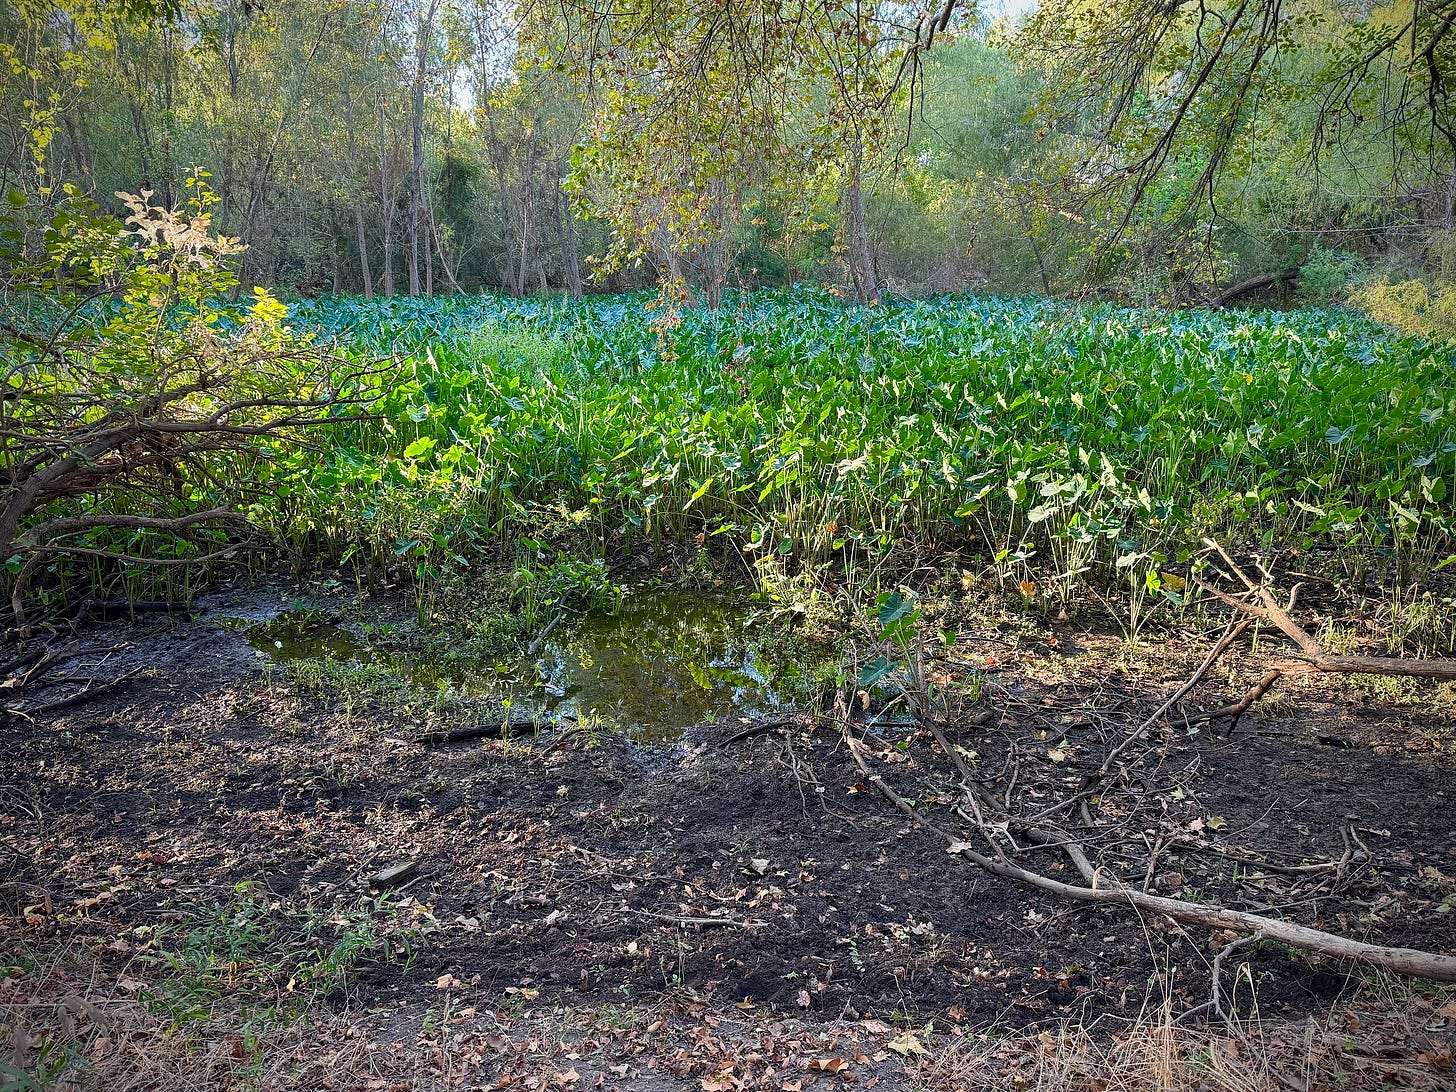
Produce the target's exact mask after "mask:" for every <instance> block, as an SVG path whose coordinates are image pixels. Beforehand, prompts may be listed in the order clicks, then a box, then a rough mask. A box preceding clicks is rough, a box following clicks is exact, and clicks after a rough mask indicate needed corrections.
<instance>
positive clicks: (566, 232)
mask: <svg viewBox="0 0 1456 1092" xmlns="http://www.w3.org/2000/svg"><path fill="white" fill-rule="evenodd" d="M556 212H557V217H558V226H559V229H560V232H561V272H562V283H563V284H565V285H566V290H567V291H568V292H570V293H571V298H572V299H574V300H579V299H581V258H580V256H579V255H578V254H577V249H576V222H575V220H574V218H573V217H572V215H571V197H570V195H569V194H567V193H566V191H565V190H563V189H562V188H561V187H560V186H559V185H558V186H557V187H556Z"/></svg>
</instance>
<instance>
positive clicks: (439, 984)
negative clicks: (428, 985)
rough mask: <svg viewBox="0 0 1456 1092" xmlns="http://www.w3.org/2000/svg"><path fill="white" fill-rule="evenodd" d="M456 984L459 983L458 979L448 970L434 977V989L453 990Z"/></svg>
mask: <svg viewBox="0 0 1456 1092" xmlns="http://www.w3.org/2000/svg"><path fill="white" fill-rule="evenodd" d="M458 985H460V979H458V978H456V977H455V976H454V975H453V974H451V973H450V972H449V971H446V972H445V973H444V974H442V975H441V976H440V977H439V978H437V979H435V989H437V990H453V989H454V988H455V987H456V986H458Z"/></svg>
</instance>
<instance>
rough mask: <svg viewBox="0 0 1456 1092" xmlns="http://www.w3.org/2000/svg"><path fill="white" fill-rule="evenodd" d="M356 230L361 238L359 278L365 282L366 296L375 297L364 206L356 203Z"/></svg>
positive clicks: (370, 298)
mask: <svg viewBox="0 0 1456 1092" xmlns="http://www.w3.org/2000/svg"><path fill="white" fill-rule="evenodd" d="M354 232H355V234H356V235H357V236H358V238H359V279H360V280H361V281H363V282H364V298H365V299H366V300H372V299H373V298H374V278H373V277H372V276H370V274H369V243H368V240H367V238H366V237H365V235H364V206H363V205H362V204H360V203H359V202H357V201H356V202H355V203H354Z"/></svg>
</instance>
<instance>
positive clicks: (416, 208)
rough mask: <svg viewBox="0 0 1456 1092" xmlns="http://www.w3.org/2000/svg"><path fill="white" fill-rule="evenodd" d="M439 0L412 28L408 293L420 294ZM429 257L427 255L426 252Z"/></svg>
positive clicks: (431, 3)
mask: <svg viewBox="0 0 1456 1092" xmlns="http://www.w3.org/2000/svg"><path fill="white" fill-rule="evenodd" d="M439 3H440V0H430V6H429V7H428V8H427V9H426V10H425V13H424V14H423V15H422V16H420V19H419V23H418V25H417V26H416V28H415V80H414V89H413V90H414V123H413V125H412V126H411V135H412V141H413V152H414V159H413V166H414V170H413V173H412V175H411V181H410V200H409V221H408V224H407V225H406V226H407V230H408V233H409V292H410V295H411V296H418V295H419V294H420V220H421V219H422V218H423V211H424V197H425V77H426V75H427V74H428V71H429V48H430V29H431V27H432V26H433V25H434V22H435V9H436V8H437V7H438V6H439ZM425 258H426V260H427V261H428V260H429V255H428V254H427V255H425Z"/></svg>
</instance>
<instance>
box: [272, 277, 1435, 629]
mask: <svg viewBox="0 0 1456 1092" xmlns="http://www.w3.org/2000/svg"><path fill="white" fill-rule="evenodd" d="M656 303H657V301H655V300H654V299H653V298H651V297H647V296H636V297H614V298H610V299H601V300H589V301H586V302H583V303H570V302H562V301H554V302H550V301H542V302H540V303H533V302H530V301H519V300H506V299H499V298H493V297H482V298H478V299H477V298H459V297H457V298H453V299H448V300H414V299H410V300H401V301H374V302H372V303H366V302H364V301H361V300H332V301H311V302H304V303H300V304H298V305H295V307H294V309H293V320H294V322H295V323H297V324H298V325H299V326H300V327H302V328H306V329H311V330H315V331H317V332H318V333H320V334H321V335H331V336H335V337H338V338H339V339H340V340H341V342H342V343H344V344H352V345H354V346H355V347H356V348H357V349H358V350H359V351H365V352H372V353H376V354H383V353H385V352H390V353H393V354H395V359H396V363H395V367H394V368H393V369H392V370H391V373H390V377H389V384H388V390H387V393H386V395H385V398H384V400H383V402H382V403H381V409H382V412H384V413H385V414H386V416H387V425H386V427H385V429H383V430H369V431H365V430H359V429H356V430H352V431H351V432H349V433H343V432H342V431H339V432H336V433H334V434H332V435H331V436H330V437H329V438H325V439H323V440H321V442H320V445H321V446H320V448H319V450H317V451H314V450H310V451H308V452H303V453H300V454H298V455H296V456H295V457H293V459H292V462H291V464H290V462H289V461H288V460H287V459H285V460H283V461H282V462H281V463H280V464H279V465H278V466H277V467H276V468H275V471H276V473H277V474H278V475H279V477H278V479H277V480H278V482H279V484H280V485H281V486H282V489H281V490H280V492H282V493H284V495H285V499H284V500H283V501H281V502H278V510H277V511H276V512H265V513H262V515H263V516H264V518H268V519H271V520H272V521H273V525H274V526H275V527H276V529H277V533H278V534H279V535H280V536H281V537H287V536H293V537H294V538H295V540H296V541H297V542H298V543H299V549H300V550H304V549H306V548H309V547H316V546H317V545H319V539H320V537H321V538H322V540H323V541H324V542H327V543H328V545H329V548H330V549H331V550H332V551H333V552H334V554H335V556H338V555H339V554H341V553H344V552H348V551H351V550H354V549H358V548H360V547H365V546H367V547H368V548H369V549H370V550H371V551H372V552H373V553H374V554H375V556H376V557H378V558H380V559H383V558H387V557H389V556H391V555H399V556H401V557H409V558H414V559H415V560H416V564H417V565H418V566H419V571H420V573H421V574H422V575H423V574H424V573H425V572H427V571H438V570H439V569H440V568H441V567H442V566H449V565H452V564H456V565H459V564H468V563H469V561H470V559H471V558H472V557H473V556H475V555H476V554H477V553H479V552H482V551H483V552H490V551H496V550H499V549H501V548H502V544H503V543H505V544H508V543H509V542H510V541H511V540H513V539H518V538H522V537H526V538H533V539H534V538H540V537H543V536H544V537H545V538H548V539H549V538H553V537H554V538H555V539H557V540H559V541H570V542H571V543H573V544H574V545H575V546H577V547H580V548H583V549H586V550H587V551H588V552H590V553H593V554H595V555H599V556H606V555H609V554H611V552H612V551H613V550H621V549H627V550H630V549H631V547H632V545H633V544H642V543H647V544H651V545H654V546H659V547H661V546H663V545H664V544H666V543H673V544H677V545H682V544H686V543H695V544H697V545H699V546H705V547H709V548H716V549H717V550H718V551H719V552H721V553H726V554H728V555H731V556H734V557H741V558H742V559H743V561H744V565H743V567H742V568H741V569H739V570H738V571H739V572H740V573H741V574H742V575H743V576H744V577H746V578H747V579H748V580H749V582H756V583H758V584H760V585H763V586H767V585H770V584H772V583H773V582H774V581H775V580H776V579H781V578H782V577H783V576H784V575H785V574H789V573H795V572H802V571H805V570H808V571H815V570H818V569H820V568H824V569H826V570H830V569H832V570H833V571H834V572H835V573H836V574H837V575H838V576H839V577H840V578H841V579H844V580H846V581H847V582H848V583H850V584H857V583H860V582H861V581H863V580H865V579H866V578H867V576H868V574H872V573H875V572H881V571H883V572H887V573H893V572H894V569H895V562H893V561H890V560H889V559H891V558H892V557H893V556H894V555H895V554H896V551H899V554H900V564H901V565H902V566H903V565H905V564H908V563H909V560H910V557H911V556H912V554H913V552H914V551H915V550H916V549H930V548H934V547H942V548H943V547H956V548H969V549H970V550H971V552H972V553H973V554H974V555H977V556H979V558H980V559H981V561H982V562H983V563H986V564H989V565H990V566H991V567H992V568H993V569H994V572H995V573H996V575H997V576H998V577H1000V578H1001V579H1002V580H1003V581H1005V582H1006V583H1007V584H1008V586H1013V585H1017V586H1022V587H1024V588H1028V589H1030V590H1028V591H1027V596H1028V598H1031V599H1035V600H1037V601H1041V602H1046V603H1051V604H1054V605H1055V606H1057V607H1059V608H1067V607H1068V606H1069V605H1071V604H1073V603H1075V602H1076V601H1078V600H1079V599H1085V598H1086V597H1085V596H1078V595H1077V594H1076V593H1077V592H1078V590H1079V589H1080V588H1082V587H1083V586H1084V584H1086V583H1087V582H1088V581H1093V582H1095V583H1096V584H1098V585H1100V586H1101V587H1103V588H1104V589H1107V588H1109V587H1110V588H1112V589H1113V590H1114V592H1115V593H1116V596H1117V598H1118V599H1119V600H1120V601H1121V602H1122V604H1123V605H1122V607H1121V608H1120V609H1121V610H1123V611H1130V612H1131V613H1132V615H1133V616H1134V618H1135V616H1136V612H1137V610H1138V604H1140V603H1141V602H1143V601H1144V600H1145V599H1146V600H1150V601H1156V600H1157V599H1158V598H1161V597H1168V598H1172V599H1178V598H1179V597H1180V593H1181V590H1182V584H1181V583H1178V582H1177V581H1176V580H1175V581H1173V582H1172V583H1167V582H1165V581H1164V580H1163V577H1162V575H1161V574H1163V573H1165V572H1167V571H1169V569H1170V566H1172V565H1176V564H1177V563H1179V562H1186V561H1187V559H1188V557H1189V555H1190V553H1191V552H1192V551H1193V550H1194V549H1195V548H1197V547H1198V545H1199V543H1200V541H1201V539H1202V538H1204V537H1205V536H1208V535H1222V534H1225V533H1227V532H1230V531H1237V532H1238V533H1239V535H1240V536H1241V537H1243V538H1244V539H1246V540H1253V541H1257V542H1260V543H1262V544H1263V545H1264V546H1265V547H1266V548H1268V547H1270V546H1272V545H1273V544H1276V543H1277V544H1280V545H1288V546H1290V547H1293V548H1297V549H1300V550H1302V551H1308V550H1311V549H1318V550H1320V551H1322V552H1327V553H1331V554H1333V555H1334V557H1335V558H1336V559H1337V561H1338V563H1339V565H1340V566H1341V567H1342V568H1343V569H1344V570H1345V571H1346V572H1347V573H1349V574H1350V575H1352V576H1354V575H1358V574H1359V573H1361V572H1363V570H1364V569H1365V568H1367V567H1368V566H1369V565H1370V563H1371V561H1372V559H1379V560H1381V561H1382V562H1385V563H1388V567H1389V568H1390V570H1391V573H1392V576H1393V579H1394V580H1396V581H1398V582H1400V583H1401V584H1409V583H1411V582H1412V581H1413V580H1416V579H1418V577H1419V576H1420V575H1421V574H1424V573H1428V572H1430V571H1431V570H1432V569H1433V568H1434V567H1435V566H1438V565H1440V564H1441V563H1442V562H1443V561H1444V560H1445V559H1446V558H1447V557H1449V556H1451V552H1452V530H1453V523H1452V516H1451V509H1450V505H1449V504H1448V503H1447V496H1448V492H1449V490H1450V489H1451V488H1452V487H1453V486H1456V401H1453V396H1452V392H1451V389H1450V375H1451V368H1452V364H1453V359H1452V351H1451V350H1450V349H1449V348H1447V347H1443V346H1441V345H1439V344H1436V343H1431V342H1427V341H1423V340H1420V339H1409V338H1401V337H1397V336H1394V335H1391V334H1390V333H1388V332H1386V331H1384V330H1382V329H1381V328H1379V327H1376V326H1374V325H1372V324H1370V323H1368V322H1366V321H1364V320H1362V319H1360V318H1358V317H1357V316H1355V315H1354V314H1352V313H1350V312H1347V311H1341V310H1338V309H1326V310H1306V311H1295V312H1241V311H1230V312H1185V313H1180V314H1172V315H1170V314H1167V313H1157V312H1142V311H1131V310H1125V309H1118V308H1111V307H1106V306H1101V307H1098V306H1068V305H1063V304H1058V303H1054V302H1045V301H1037V300H1032V299H1011V300H1005V299H985V298H976V297H946V298H942V299H935V300H919V301H904V302H900V303H892V304H887V305H885V306H884V307H882V308H879V309H875V310H864V309H846V308H845V307H843V306H842V305H841V304H840V303H839V302H838V301H836V300H834V299H833V298H832V297H828V296H825V295H820V294H813V293H795V294H788V295H784V294H772V293H761V294H755V295H749V296H744V297H741V298H740V299H738V300H737V301H736V305H735V306H733V307H730V308H727V309H724V310H722V311H718V312H711V311H706V310H691V311H686V312H681V313H675V314H671V315H664V314H663V312H662V310H661V308H660V307H657V306H656ZM361 529H362V531H363V537H362V540H361V535H360V531H361ZM887 561H889V564H888V565H887V564H886V563H887ZM881 579H884V577H883V576H882V577H881Z"/></svg>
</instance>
